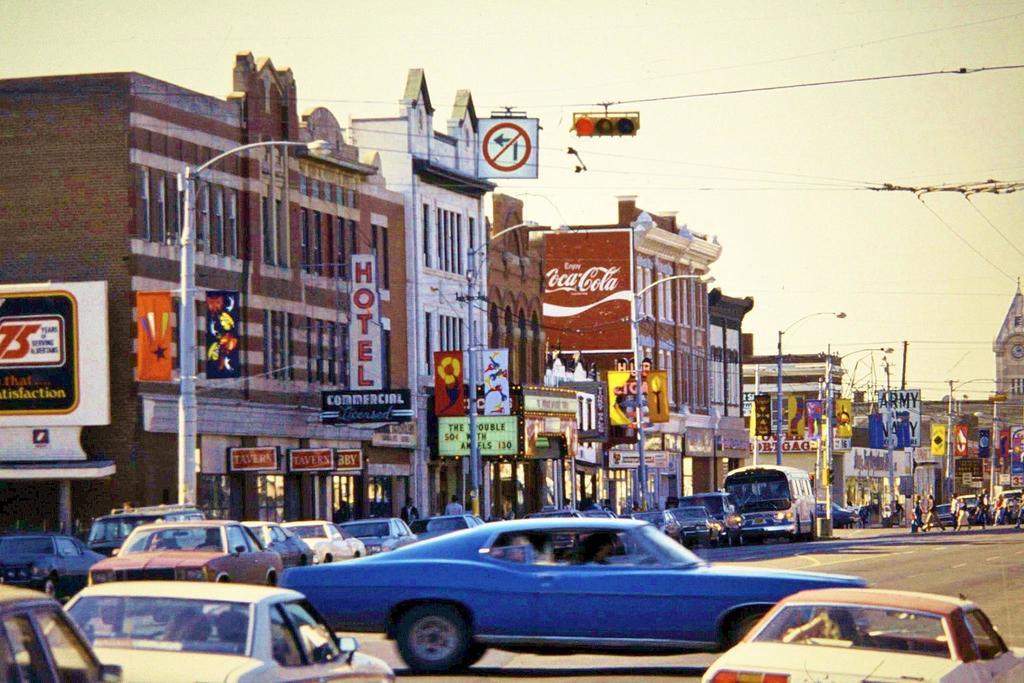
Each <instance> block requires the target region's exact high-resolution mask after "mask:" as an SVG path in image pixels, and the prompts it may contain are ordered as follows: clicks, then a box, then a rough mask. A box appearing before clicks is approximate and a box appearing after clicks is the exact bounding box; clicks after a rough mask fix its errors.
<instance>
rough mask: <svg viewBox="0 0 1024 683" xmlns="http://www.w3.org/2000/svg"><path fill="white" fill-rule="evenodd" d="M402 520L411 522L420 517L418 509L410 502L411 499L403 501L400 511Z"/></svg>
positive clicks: (407, 522)
mask: <svg viewBox="0 0 1024 683" xmlns="http://www.w3.org/2000/svg"><path fill="white" fill-rule="evenodd" d="M401 517H402V521H403V522H405V523H406V524H411V523H412V522H415V521H416V520H417V519H419V518H420V511H419V510H418V509H417V508H416V506H415V505H413V504H412V499H409V500H407V501H405V505H403V506H402V512H401Z"/></svg>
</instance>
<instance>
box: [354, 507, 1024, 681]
mask: <svg viewBox="0 0 1024 683" xmlns="http://www.w3.org/2000/svg"><path fill="white" fill-rule="evenodd" d="M836 533H837V535H838V536H839V538H838V539H836V540H832V541H819V542H817V543H812V544H807V543H799V544H789V543H767V544H764V545H754V546H743V547H740V548H721V549H710V550H703V551H701V552H700V553H699V554H700V555H701V556H703V557H704V558H705V559H707V560H709V561H711V562H728V563H737V564H743V565H748V566H755V567H773V568H779V569H805V570H809V571H820V572H827V573H831V574H853V575H856V576H862V577H864V578H865V579H867V580H868V581H869V582H870V584H871V586H872V587H875V588H896V589H901V590H916V591H923V592H928V593H941V594H945V595H957V594H963V595H965V596H966V597H967V598H969V599H970V600H973V601H974V602H976V603H978V604H979V605H980V606H981V607H982V608H983V609H984V610H985V611H986V612H987V613H988V615H989V617H990V618H991V619H992V620H993V622H995V624H996V626H997V627H998V628H999V630H1000V632H1001V633H1002V635H1003V637H1004V638H1005V639H1006V641H1007V643H1008V644H1009V645H1011V646H1015V647H1024V613H1022V612H1024V532H1021V531H1014V530H1013V529H1012V528H1010V527H1000V528H998V529H988V530H986V531H980V530H977V529H975V530H972V531H961V532H958V533H954V532H952V531H946V532H934V531H933V532H928V533H923V534H909V533H907V532H906V531H892V530H883V529H849V530H841V531H837V532H836ZM359 642H360V645H361V650H362V651H363V652H367V653H369V654H372V655H375V656H377V657H381V658H382V659H384V660H385V661H387V662H388V663H389V664H390V665H391V666H392V667H393V668H394V669H395V671H396V673H398V675H399V680H416V681H418V682H422V683H428V682H431V683H433V682H434V681H437V682H438V683H440V682H442V681H458V682H459V683H479V682H483V681H501V682H502V683H505V682H512V681H531V680H537V679H546V680H550V681H568V680H571V681H579V682H580V683H583V682H586V681H601V682H606V681H636V680H638V679H642V680H644V681H651V682H655V681H673V682H675V683H678V682H679V681H699V680H700V675H701V673H702V672H703V670H704V669H705V668H706V667H707V666H708V665H709V664H710V663H711V662H712V661H714V658H715V656H714V655H706V654H697V655H672V656H662V657H628V656H611V655H571V656H561V655H560V656H557V657H553V656H540V655H523V654H513V653H510V652H502V651H497V650H491V651H489V652H488V653H487V655H486V656H485V657H484V658H483V659H482V660H481V661H480V663H479V664H477V665H476V666H474V667H473V668H472V669H470V670H469V671H468V672H466V673H464V674H461V675H445V676H442V677H435V676H419V675H415V674H411V673H410V672H409V671H408V670H407V669H406V668H405V665H404V663H403V662H402V660H401V658H400V657H399V656H398V652H397V651H396V649H395V647H394V644H393V643H391V642H389V641H387V640H384V639H383V638H382V637H381V636H377V635H373V634H361V635H360V636H359Z"/></svg>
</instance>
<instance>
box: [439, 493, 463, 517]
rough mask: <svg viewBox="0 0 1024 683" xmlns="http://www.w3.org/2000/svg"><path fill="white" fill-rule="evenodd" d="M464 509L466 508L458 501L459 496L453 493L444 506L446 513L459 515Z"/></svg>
mask: <svg viewBox="0 0 1024 683" xmlns="http://www.w3.org/2000/svg"><path fill="white" fill-rule="evenodd" d="M465 511H466V509H465V508H464V507H462V503H460V502H459V497H458V496H456V495H453V496H452V500H451V502H450V503H448V504H447V505H445V506H444V514H446V515H461V514H463V513H464V512H465Z"/></svg>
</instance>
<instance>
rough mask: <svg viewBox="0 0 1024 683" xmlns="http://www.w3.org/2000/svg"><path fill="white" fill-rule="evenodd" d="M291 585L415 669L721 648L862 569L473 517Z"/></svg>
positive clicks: (622, 530) (337, 625) (613, 526)
mask: <svg viewBox="0 0 1024 683" xmlns="http://www.w3.org/2000/svg"><path fill="white" fill-rule="evenodd" d="M281 585H282V586H286V587H288V588H293V589H295V590H298V591H300V592H302V593H304V594H305V595H306V597H307V598H308V599H309V601H310V602H311V603H313V606H314V607H315V608H316V609H317V610H318V611H319V612H320V613H321V614H323V616H324V617H325V618H326V619H327V621H328V623H329V624H330V626H331V627H332V628H334V629H335V630H341V631H371V632H383V633H386V634H387V636H388V637H389V638H391V639H394V640H396V641H397V645H398V649H399V652H400V654H401V655H402V658H403V659H404V660H405V663H406V664H407V665H408V666H409V667H410V668H411V669H413V670H414V671H423V672H433V673H439V672H445V671H451V670H455V669H461V668H465V667H468V666H471V665H472V664H474V663H475V662H477V661H479V659H480V658H481V657H482V656H483V654H484V651H485V650H486V649H487V648H488V647H499V648H501V649H503V650H513V651H522V652H559V653H565V652H583V651H605V652H608V651H612V652H635V653H650V652H659V651H660V652H666V651H668V652H685V651H717V650H722V649H725V648H727V647H729V646H731V645H732V644H733V643H735V642H737V641H738V640H739V639H740V638H742V637H743V635H744V634H745V633H746V632H747V631H748V630H749V629H750V627H751V626H753V624H754V623H756V621H757V620H758V619H759V618H760V617H761V616H762V615H763V614H764V613H765V612H766V611H768V609H769V608H771V606H772V605H774V604H775V603H776V602H777V601H778V600H780V599H781V598H783V597H785V596H787V595H790V594H792V593H795V592H797V591H801V590H806V589H810V588H824V587H829V586H864V585H866V583H865V581H864V580H863V579H859V578H856V577H847V576H837V575H826V574H813V573H809V572H796V571H782V570H771V569H763V568H757V569H754V568H745V567H734V566H733V567H729V566H714V565H709V564H708V563H706V562H704V561H703V560H701V559H700V558H698V557H697V556H696V555H694V554H693V553H691V552H689V551H688V550H686V549H685V548H683V547H682V546H680V545H679V544H678V543H676V542H675V541H673V540H672V539H670V538H669V537H668V536H666V535H665V534H663V533H662V532H660V531H658V530H657V529H656V528H655V527H654V526H653V525H651V524H649V523H647V522H642V521H639V520H629V519H602V518H547V519H524V520H513V521H508V522H497V523H494V524H487V525H484V526H479V527H476V528H473V529H466V530H464V531H458V532H455V533H452V534H448V535H445V536H441V537H439V538H435V539H430V540H428V541H423V542H420V543H416V544H415V545H411V546H407V547H405V548H401V549H399V550H396V551H394V552H391V553H387V554H384V555H376V556H373V557H366V558H363V559H358V560H353V561H351V562H345V563H343V564H332V565H324V566H320V567H298V568H294V569H289V570H287V571H286V572H285V573H284V576H283V578H282V581H281Z"/></svg>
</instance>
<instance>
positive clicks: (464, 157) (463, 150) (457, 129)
mask: <svg viewBox="0 0 1024 683" xmlns="http://www.w3.org/2000/svg"><path fill="white" fill-rule="evenodd" d="M477 130H478V127H477V116H476V108H475V107H474V106H473V95H472V94H471V93H470V92H469V90H459V91H458V92H457V93H455V105H454V106H453V107H452V115H451V118H449V119H448V135H449V136H450V137H451V138H453V139H454V140H455V141H456V149H457V153H456V163H455V166H456V168H457V169H459V170H462V171H466V172H469V173H473V174H474V175H475V174H476V136H477Z"/></svg>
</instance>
